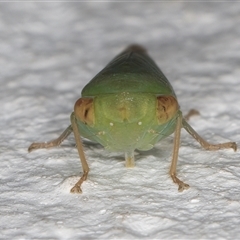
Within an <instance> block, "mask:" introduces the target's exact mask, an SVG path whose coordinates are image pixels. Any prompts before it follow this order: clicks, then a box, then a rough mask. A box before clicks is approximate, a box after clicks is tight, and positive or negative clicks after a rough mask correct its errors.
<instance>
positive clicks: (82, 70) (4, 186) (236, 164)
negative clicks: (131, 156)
mask: <svg viewBox="0 0 240 240" xmlns="http://www.w3.org/2000/svg"><path fill="white" fill-rule="evenodd" d="M239 26H240V3H239V2H238V3H229V2H226V3H206V2H204V3H187V2H186V3H184V2H172V3H166V2H165V3H164V2H163V3H160V2H158V3H157V2H155V3H154V2H153V3H126V2H122V3H110V2H105V3H96V2H95V3H93V2H92V3H76V2H75V3H67V2H66V3H61V2H59V3H57V2H56V3H33V2H32V3H30V2H29V3H16V2H15V3H0V35H1V37H0V66H1V71H0V82H1V88H0V101H1V102H0V103H1V104H0V105H1V115H0V119H1V121H0V135H1V139H0V154H1V155H0V156H1V161H0V169H1V170H0V171H1V175H0V177H1V185H0V194H1V198H0V214H1V216H0V238H5V239H12V238H15V239H20V238H21V239H31V238H35V239H36V238H38V239H40V238H45V239H46V238H51V239H113V238H114V239H126V238H128V239H139V238H143V239H152V238H158V239H174V238H175V239H176V238H178V239H179V238H182V239H193V238H202V239H203V238H207V239H216V238H218V239H237V238H240V229H239V225H240V184H239V182H240V159H239V152H233V151H232V150H222V151H218V152H207V151H205V150H203V149H202V148H201V147H200V146H199V144H198V143H197V142H195V141H193V139H192V138H191V136H189V135H188V134H186V133H185V132H184V131H183V134H182V147H181V149H180V156H179V164H178V173H179V176H180V177H181V178H182V179H183V180H185V181H186V182H187V183H189V184H190V185H191V188H190V189H189V190H188V191H185V192H183V193H178V191H177V186H176V185H175V184H173V183H172V181H171V179H170V177H169V176H168V169H169V165H170V159H171V146H169V142H170V141H171V140H172V137H170V138H169V139H168V140H167V141H166V142H163V143H160V144H159V145H158V146H156V148H154V149H153V150H152V151H149V152H145V153H144V154H141V155H138V156H137V161H136V164H137V166H136V167H135V168H134V169H126V168H124V162H123V156H122V155H119V154H113V153H111V154H109V153H107V152H106V151H105V150H104V149H102V148H101V147H100V146H98V145H96V146H95V145H86V147H85V149H86V155H87V158H88V162H89V165H90V168H91V172H90V175H89V179H88V181H87V182H85V183H84V184H83V194H82V195H72V194H70V193H69V190H70V188H71V186H73V184H74V183H75V181H76V180H77V179H78V177H79V175H80V172H81V167H80V162H79V158H78V154H77V150H76V149H75V148H74V139H73V136H71V137H70V138H69V140H68V141H66V142H64V144H63V145H62V146H61V147H59V148H56V149H52V150H40V151H36V152H32V153H30V154H28V153H27V147H28V146H29V144H30V143H31V142H33V141H45V140H50V139H52V138H55V137H57V136H58V135H59V134H60V133H61V132H62V130H63V129H64V128H65V127H67V126H68V124H69V116H70V113H71V111H72V109H73V105H74V102H75V101H76V99H77V98H79V96H80V93H81V89H82V87H83V86H84V85H85V84H86V83H87V82H88V81H89V80H90V79H91V78H92V77H93V76H94V75H95V74H96V73H97V72H98V71H100V70H101V69H102V68H103V67H104V66H105V64H107V63H108V61H110V60H111V59H112V58H113V57H114V56H115V55H116V54H118V53H119V52H120V51H121V50H122V49H123V48H125V47H126V46H127V45H128V44H130V43H133V42H136V43H140V44H142V45H143V46H145V47H146V48H147V49H148V50H149V54H150V56H152V58H153V59H154V60H155V61H156V62H157V64H158V65H159V66H160V67H161V69H162V70H163V72H164V73H165V74H166V76H167V77H168V79H169V80H170V81H171V83H172V85H173V87H174V89H175V91H176V93H177V95H178V99H179V102H180V104H181V107H182V110H183V112H185V113H186V112H187V111H188V110H189V109H191V108H196V109H198V110H199V111H200V112H201V116H198V117H193V118H192V119H191V120H190V124H191V125H192V126H193V127H194V128H195V129H196V130H197V131H198V132H199V133H200V134H201V135H202V136H204V137H205V138H206V139H207V140H211V141H213V142H224V141H229V140H233V141H236V142H239V141H240V124H239V123H240V110H239V109H240V107H239V104H240V100H239V94H240V84H239V83H240V40H239V39H240V27H239Z"/></svg>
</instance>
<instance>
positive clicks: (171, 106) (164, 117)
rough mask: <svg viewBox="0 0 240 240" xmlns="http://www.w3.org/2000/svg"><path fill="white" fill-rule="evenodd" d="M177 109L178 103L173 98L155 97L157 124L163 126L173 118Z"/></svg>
mask: <svg viewBox="0 0 240 240" xmlns="http://www.w3.org/2000/svg"><path fill="white" fill-rule="evenodd" d="M178 109H179V105H178V102H177V100H176V98H175V97H173V96H159V97H157V118H158V123H159V124H163V123H165V122H168V121H169V120H170V119H171V118H173V117H174V115H175V114H176V112H177V111H178Z"/></svg>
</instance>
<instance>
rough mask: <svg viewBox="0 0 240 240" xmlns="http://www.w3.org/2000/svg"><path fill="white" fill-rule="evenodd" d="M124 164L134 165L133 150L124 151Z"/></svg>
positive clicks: (130, 166)
mask: <svg viewBox="0 0 240 240" xmlns="http://www.w3.org/2000/svg"><path fill="white" fill-rule="evenodd" d="M125 166H126V167H127V168H132V167H134V166H135V163H134V151H132V152H126V153H125Z"/></svg>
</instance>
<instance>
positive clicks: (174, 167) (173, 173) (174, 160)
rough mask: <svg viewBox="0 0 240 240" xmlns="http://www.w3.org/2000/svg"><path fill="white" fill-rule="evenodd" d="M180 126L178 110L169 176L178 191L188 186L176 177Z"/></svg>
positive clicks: (180, 114) (180, 116)
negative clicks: (176, 185)
mask: <svg viewBox="0 0 240 240" xmlns="http://www.w3.org/2000/svg"><path fill="white" fill-rule="evenodd" d="M181 128H182V113H181V112H179V116H178V117H177V124H176V129H175V133H174V143H173V144H174V145H173V156H172V163H171V167H170V172H169V173H170V176H171V178H172V180H173V182H174V183H177V184H178V191H179V192H182V191H183V190H185V189H188V188H189V185H188V184H186V183H184V182H183V181H181V180H180V179H179V178H177V161H178V151H179V147H180V135H181Z"/></svg>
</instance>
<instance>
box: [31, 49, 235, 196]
mask: <svg viewBox="0 0 240 240" xmlns="http://www.w3.org/2000/svg"><path fill="white" fill-rule="evenodd" d="M182 128H184V129H185V130H186V131H187V132H188V133H189V134H190V135H191V136H192V137H193V138H195V139H196V140H197V141H198V142H199V143H200V144H201V146H202V147H203V148H204V149H206V150H219V149H224V148H232V149H233V150H234V151H236V150H237V145H236V143H235V142H226V143H220V144H211V143H208V142H207V141H205V140H204V139H203V138H202V137H200V136H199V135H198V133H197V132H196V131H195V130H194V129H193V128H192V127H191V126H190V125H189V124H188V123H187V121H186V118H184V117H183V116H182V112H181V110H180V106H179V104H178V101H177V97H176V94H175V92H174V90H173V88H172V86H171V84H170V83H169V81H168V79H167V78H166V77H165V76H164V74H163V73H162V71H161V70H160V69H159V68H158V67H157V65H156V64H155V63H154V61H153V60H152V59H151V58H150V57H149V56H148V54H147V52H146V50H145V49H144V48H143V47H141V46H139V45H131V46H129V47H128V48H126V49H125V50H124V51H123V52H122V53H120V54H119V55H117V56H116V57H115V58H114V59H113V60H112V61H111V62H110V63H109V64H108V65H107V66H106V67H105V68H104V69H103V70H102V71H101V72H99V73H98V74H97V75H96V76H95V77H94V78H93V79H92V80H91V81H90V82H89V83H88V84H87V85H86V86H85V87H84V88H83V90H82V93H81V98H79V99H78V100H77V102H76V103H75V105H74V111H73V113H72V114H71V125H70V126H68V127H67V129H66V130H65V131H64V132H63V133H62V134H61V136H59V137H58V138H57V139H54V140H52V141H50V142H43V143H32V144H31V145H30V146H29V148H28V151H29V152H31V151H32V150H36V149H40V148H51V147H55V146H59V145H60V144H61V143H62V142H63V141H64V139H66V138H67V137H68V136H69V135H70V134H71V133H72V132H73V133H74V137H75V141H76V145H77V150H78V153H79V157H80V160H81V163H82V169H83V174H82V176H81V178H80V179H79V181H78V182H77V183H76V184H75V186H74V187H73V188H72V189H71V192H72V193H81V192H82V190H81V185H82V183H83V181H85V180H86V179H87V176H88V173H89V167H88V163H87V161H86V157H85V154H84V150H83V146H82V141H81V137H84V138H87V139H89V140H91V141H93V142H97V143H100V144H101V145H102V146H103V147H105V149H107V150H109V151H116V152H122V153H125V164H126V167H134V151H135V150H136V149H138V150H141V151H146V150H149V149H151V148H153V147H154V145H155V144H156V143H157V142H159V141H161V140H162V139H163V138H165V137H167V136H169V135H171V134H174V141H173V154H172V162H171V166H170V171H169V173H170V176H171V178H172V180H173V182H174V183H176V184H178V190H179V191H180V192H181V191H183V190H185V189H188V188H189V185H188V184H186V183H184V182H183V181H181V180H180V179H179V178H178V177H177V171H176V169H177V160H178V151H179V146H180V133H181V129H182Z"/></svg>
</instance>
